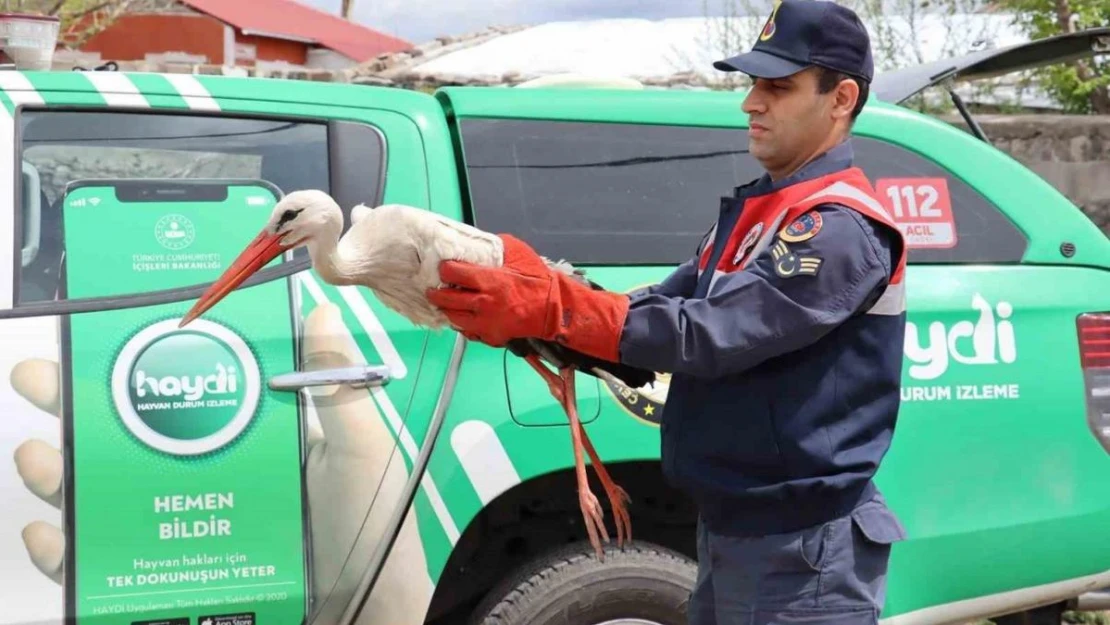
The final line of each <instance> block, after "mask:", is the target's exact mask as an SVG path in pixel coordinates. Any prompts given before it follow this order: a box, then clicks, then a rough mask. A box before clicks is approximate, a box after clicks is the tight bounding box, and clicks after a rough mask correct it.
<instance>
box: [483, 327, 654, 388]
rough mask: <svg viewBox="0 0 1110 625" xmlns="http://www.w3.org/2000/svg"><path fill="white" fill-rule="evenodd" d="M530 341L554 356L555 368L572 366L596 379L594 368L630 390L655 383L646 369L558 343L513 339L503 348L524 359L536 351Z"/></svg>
mask: <svg viewBox="0 0 1110 625" xmlns="http://www.w3.org/2000/svg"><path fill="white" fill-rule="evenodd" d="M532 341H534V342H535V343H540V344H542V345H543V346H544V347H546V348H547V351H548V352H549V353H550V354H552V355H553V356H555V357H556V358H557V359H558V360H559V361H560V362H553V363H551V364H552V365H554V366H556V367H559V366H568V365H569V366H573V367H574V368H575V369H578V370H579V371H581V372H582V373H587V374H589V375H593V376H595V377H597V376H596V374H595V373H594V372H593V368H594V367H596V368H598V369H600V370H602V371H605V372H606V373H608V374H610V375H612V376H613V377H615V378H617V379H618V380H620V381H621V382H624V383H625V384H627V385H628V386H630V387H632V388H640V387H641V386H644V385H646V384H648V383H650V382H654V381H655V372H654V371H648V370H647V369H640V368H639V367H633V366H632V365H626V364H621V363H616V362H610V361H608V360H603V359H601V358H595V357H594V356H590V355H589V354H583V353H582V352H579V351H575V350H573V349H570V348H569V347H566V346H565V345H561V344H559V343H554V342H551V341H538V340H534V339H514V340H512V341H509V342H508V344H506V346H505V347H506V348H508V350H509V351H510V352H512V353H513V354H514V355H516V356H519V357H521V358H524V357H525V356H528V355H530V354H534V353H536V350H535V349H534V348H533V347H532V344H531V343H532Z"/></svg>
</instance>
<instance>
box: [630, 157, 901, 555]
mask: <svg viewBox="0 0 1110 625" xmlns="http://www.w3.org/2000/svg"><path fill="white" fill-rule="evenodd" d="M851 167H852V150H851V146H850V143H847V142H846V143H842V144H840V145H839V146H837V147H835V148H833V149H832V150H831V151H829V152H827V153H826V154H824V155H823V156H821V157H819V158H817V159H815V160H814V161H812V162H811V163H809V164H808V165H807V166H805V167H804V168H803V169H802V170H800V171H799V172H797V173H796V174H794V175H793V176H791V177H790V178H787V179H784V180H780V181H778V182H772V181H771V179H770V178H769V177H768V176H764V177H762V178H760V179H758V180H756V181H754V182H752V183H750V184H748V185H745V186H743V187H738V188H737V189H736V190H735V193H734V196H733V197H727V198H723V199H722V202H721V214H720V218H719V220H718V221H717V224H716V226H715V227H714V229H713V231H711V234H710V235H707V237H706V239H705V240H703V242H702V246H703V247H705V248H706V249H702V248H699V249H698V250H697V252H698V253H697V254H696V255H695V256H694V257H693V258H691V259H690V260H689V261H687V262H685V263H684V264H682V265H681V266H680V267H679V268H678V269H677V270H676V271H675V272H674V273H673V274H671V275H670V276H668V277H667V278H666V279H665V280H664V281H663V282H662V283H660V284H658V285H655V286H652V287H650V288H648V289H645V290H642V291H638V292H635V293H633V294H632V296H631V306H630V309H629V313H628V317H627V319H626V322H625V326H624V329H623V333H622V336H621V347H620V350H621V360H622V361H624V362H626V363H629V364H631V365H635V366H639V367H644V368H647V369H651V370H654V371H659V372H670V373H672V374H673V375H672V379H671V385H670V388H669V391H668V395H667V400H666V404H665V407H664V410H663V415H662V421H661V428H662V461H663V470H664V474H665V475H666V477H667V479H668V481H670V482H671V483H672V484H674V485H676V486H678V487H679V488H681V489H683V490H685V491H686V492H687V493H689V494H690V495H691V496H692V497H693V498H694V499H695V501H696V502H697V504H698V507H699V512H700V514H701V516H702V519H703V520H704V521H705V523H706V524H707V527H708V528H709V529H711V530H712V531H714V532H718V533H723V534H732V535H742V534H766V533H777V532H784V531H792V530H796V529H801V528H804V527H809V526H812V525H815V524H817V523H821V522H824V521H827V520H829V519H832V518H835V517H837V516H841V515H843V514H847V513H848V512H849V511H851V510H852V508H854V507H855V506H856V505H857V504H859V503H861V502H862V501H864V500H866V499H868V498H870V497H871V496H872V495H873V494H874V490H875V487H874V484H873V482H872V476H873V475H874V472H875V470H876V469H877V468H878V466H879V463H880V461H881V460H882V458H883V456H884V455H885V453H886V451H887V448H888V447H889V445H890V441H891V436H892V435H893V432H894V425H895V419H896V416H897V413H898V408H899V393H900V383H901V371H902V354H903V351H902V350H903V334H904V328H905V312H904V300H901V299H899V300H898V302H897V303H896V304H895V305H894V306H890V305H885V306H884V305H882V304H881V302H880V300H883V301H886V300H885V299H883V296H884V294H889V293H890V292H891V290H892V289H891V288H888V287H890V286H891V283H892V280H893V281H897V282H899V284H898V285H897V286H898V288H899V289H900V288H901V284H900V280H901V272H900V271H899V267H898V265H899V261H900V259H902V258H903V256H902V255H903V254H904V252H903V244H902V238H901V236H900V234H899V233H898V232H897V230H896V229H893V228H892V227H891V226H890V225H889V222H888V223H887V224H886V225H884V224H883V223H882V220H880V219H875V218H873V217H869V216H865V214H863V213H861V211H860V210H857V209H852V208H847V207H846V206H845V205H843V204H837V203H818V204H815V205H814V208H813V209H812V212H809V213H805V214H804V215H803V218H802V219H798V220H797V221H795V222H793V225H792V226H791V228H790V230H784V228H785V227H786V226H787V225H790V224H789V222H788V223H781V222H780V223H775V224H773V225H771V224H768V225H769V226H770V227H767V228H762V227H759V228H753V229H750V230H748V231H747V232H741V231H740V230H741V229H740V228H738V227H736V226H738V225H741V224H743V223H745V217H744V211H745V210H748V211H751V210H765V209H766V207H767V205H769V204H782V203H783V202H782V201H779V200H780V197H785V196H786V195H788V193H787V191H788V188H789V187H794V188H799V187H798V185H800V184H808V185H810V188H812V187H813V185H815V184H816V185H818V186H821V185H822V184H823V180H824V179H826V178H829V177H832V178H834V179H835V177H836V175H838V172H840V173H843V172H845V171H846V170H848V169H849V168H851ZM819 179H820V180H819ZM795 195H796V193H795ZM868 199H869V202H870V204H869V205H870V206H875V205H876V204H877V202H875V200H874V199H873V197H871V198H868ZM760 203H761V204H760ZM756 204H759V205H760V206H761V207H762V208H758V209H756V208H753V205H756ZM775 210H777V209H775ZM878 210H879V211H880V212H881V211H882V209H881V208H879V209H878ZM815 214H816V215H817V216H815ZM751 219H752V218H751V217H748V218H747V221H748V222H750V221H751ZM814 231H816V233H815V234H814ZM784 232H785V233H786V235H785V236H784ZM713 233H717V234H716V235H715V236H714V235H713ZM807 236H808V237H809V238H806V237H807ZM741 238H742V239H743V243H739V244H738V243H737V241H738V240H741ZM730 241H731V242H732V243H731V245H732V247H731V248H729V251H730V252H731V250H732V249H733V248H736V247H737V246H739V247H740V248H742V249H740V255H742V254H743V253H744V252H745V250H746V251H747V252H750V255H751V257H750V258H747V259H745V260H744V261H743V267H742V268H738V269H735V270H731V271H727V270H726V271H721V270H719V267H720V266H721V264H725V265H727V264H728V263H727V262H726V259H725V257H724V255H723V254H722V252H723V251H725V248H726V246H728V245H729V242H730ZM703 252H705V253H704V254H703ZM699 260H700V261H701V262H700V264H699ZM706 261H708V262H706ZM903 262H904V261H903ZM713 268H718V269H717V270H715V269H713ZM895 278H896V280H895ZM711 283H712V289H711ZM897 294H898V295H899V296H900V297H904V296H902V293H901V291H900V290H899V291H898V293H897Z"/></svg>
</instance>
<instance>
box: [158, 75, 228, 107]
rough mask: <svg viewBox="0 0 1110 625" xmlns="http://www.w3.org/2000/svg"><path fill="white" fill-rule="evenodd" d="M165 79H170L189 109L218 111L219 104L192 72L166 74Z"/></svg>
mask: <svg viewBox="0 0 1110 625" xmlns="http://www.w3.org/2000/svg"><path fill="white" fill-rule="evenodd" d="M166 80H168V81H170V84H171V85H173V88H174V89H177V93H178V94H180V95H181V97H182V98H184V99H185V103H186V104H188V105H189V108H191V109H198V110H202V111H218V110H220V105H219V103H218V102H216V99H215V98H213V97H212V94H210V93H208V89H205V88H204V85H202V84H200V81H199V80H197V78H196V76H193V75H192V74H166Z"/></svg>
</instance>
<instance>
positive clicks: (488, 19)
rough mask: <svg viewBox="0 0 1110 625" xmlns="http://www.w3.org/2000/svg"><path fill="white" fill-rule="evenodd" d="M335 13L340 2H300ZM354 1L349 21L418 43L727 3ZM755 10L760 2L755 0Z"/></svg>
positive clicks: (693, 12)
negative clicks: (514, 27)
mask: <svg viewBox="0 0 1110 625" xmlns="http://www.w3.org/2000/svg"><path fill="white" fill-rule="evenodd" d="M299 1H300V2H303V3H305V4H308V5H311V6H314V7H316V8H319V9H323V10H325V11H328V12H330V13H339V6H340V0H299ZM707 1H708V10H707V8H706V5H705V2H706V0H354V3H355V4H354V19H355V21H358V22H360V23H362V24H364V25H366V26H368V27H370V28H373V29H375V30H380V31H383V32H386V33H388V34H390V35H394V36H397V37H400V38H402V39H406V40H408V41H410V42H412V43H414V44H420V43H423V42H425V41H429V40H431V39H434V38H436V37H438V36H440V35H461V34H465V33H470V32H474V31H479V30H484V29H485V28H487V27H489V26H492V25H506V26H508V25H516V24H541V23H546V22H553V21H562V20H587V19H603V18H612V17H635V18H642V19H649V20H657V19H663V18H669V17H701V16H704V15H706V13H707V12H708V13H709V14H720V13H721V11H722V6H723V3H724V2H727V1H728V0H707ZM754 4H756V5H757V6H758V5H760V4H763V2H761V1H760V0H754Z"/></svg>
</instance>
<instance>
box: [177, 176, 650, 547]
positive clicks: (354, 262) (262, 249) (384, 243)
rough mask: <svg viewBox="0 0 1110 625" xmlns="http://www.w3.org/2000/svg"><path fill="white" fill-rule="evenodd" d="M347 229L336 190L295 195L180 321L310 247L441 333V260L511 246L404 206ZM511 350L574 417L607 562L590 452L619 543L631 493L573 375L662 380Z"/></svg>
mask: <svg viewBox="0 0 1110 625" xmlns="http://www.w3.org/2000/svg"><path fill="white" fill-rule="evenodd" d="M342 231H343V213H342V212H341V211H340V208H339V206H338V205H337V204H336V203H335V201H334V200H333V199H332V198H331V197H330V196H329V195H328V194H327V193H324V192H323V191H318V190H312V189H310V190H301V191H294V192H292V193H290V194H288V195H287V196H285V197H284V198H283V199H282V200H281V201H280V202H278V204H277V206H275V207H274V211H273V214H272V216H271V217H270V220H269V222H268V223H267V224H266V226H265V227H264V228H263V229H262V230H261V232H259V234H258V236H257V237H255V239H254V240H253V241H252V242H251V243H250V244H249V245H248V246H247V247H246V249H244V250H243V252H242V253H241V254H240V255H239V257H238V258H236V259H235V261H234V262H233V263H232V264H231V265H230V266H229V267H228V268H227V270H226V271H225V272H224V273H223V275H221V276H220V278H219V279H217V280H216V281H215V282H214V283H213V284H212V285H211V286H210V287H209V289H208V290H207V291H206V292H205V293H204V294H203V295H202V296H201V297H200V299H198V300H197V302H196V304H194V305H193V307H192V309H191V310H190V311H189V312H188V314H186V315H185V317H184V318H183V319H182V321H181V323H180V325H181V326H184V325H185V324H187V323H189V322H190V321H191V320H193V319H195V318H196V317H198V316H200V315H201V314H203V313H204V312H205V311H206V310H208V309H210V308H211V307H212V306H214V305H215V304H216V303H217V302H218V301H220V299H221V298H223V297H225V296H226V295H227V294H228V293H230V292H231V291H232V290H234V289H235V288H236V287H237V286H238V285H239V284H241V283H242V282H243V281H244V280H246V279H247V278H248V277H250V276H251V274H253V273H254V272H256V271H258V270H259V269H260V268H261V267H263V266H265V265H266V263H268V262H270V261H271V260H273V259H274V258H275V257H277V256H278V255H280V254H282V253H284V252H285V251H287V250H290V249H293V248H295V247H299V246H302V245H303V246H307V247H308V253H309V256H310V258H311V259H312V266H313V268H314V269H315V270H316V272H317V273H319V275H320V277H321V278H323V280H324V281H325V282H328V283H330V284H335V285H361V286H364V287H367V288H369V289H370V290H371V291H373V293H374V294H375V295H376V296H377V297H378V299H379V300H381V302H382V303H383V304H385V305H386V306H388V307H389V308H391V309H393V310H395V311H397V312H398V313H400V314H401V315H403V316H404V317H406V318H407V319H408V320H410V321H411V322H412V323H414V324H416V325H419V326H423V327H428V328H432V329H438V328H442V327H444V326H448V325H449V321H448V319H447V318H446V316H445V315H444V314H443V313H442V312H440V310H439V309H438V308H437V307H435V306H434V305H432V304H431V303H430V302H428V300H427V298H426V297H425V293H426V292H427V291H428V289H433V288H438V287H441V286H444V285H443V283H442V282H441V281H440V278H439V263H440V261H443V260H458V261H464V262H470V263H475V264H478V265H484V266H493V267H497V266H500V265H501V263H502V262H503V248H502V242H501V239H500V238H498V237H497V236H495V235H493V234H491V233H488V232H484V231H482V230H479V229H477V228H474V227H472V226H470V225H468V224H465V223H461V222H457V221H454V220H451V219H447V218H445V217H443V216H441V215H437V214H435V213H433V212H431V211H428V210H422V209H419V208H414V207H411V206H405V205H401V204H386V205H382V206H378V207H376V208H373V209H371V208H368V207H366V206H364V205H361V204H360V205H358V206H356V207H354V209H352V211H351V228H350V229H349V230H348V232H347V233H346V234H345V235H343V237H342V238H340V234H341V233H342ZM548 264H549V265H550V266H552V267H554V268H556V269H558V270H560V271H564V272H566V273H568V274H569V275H572V276H575V277H576V278H577V279H579V280H582V281H583V282H585V283H587V284H590V285H591V286H592V287H593V288H600V287H599V286H597V285H596V284H593V283H591V282H589V281H588V280H586V279H585V278H583V277H582V276H581V275H579V274H578V273H577V272H576V271H575V270H574V268H573V267H571V266H570V265H569V264H567V263H563V262H560V263H552V262H551V261H548ZM507 347H508V348H509V350H510V351H512V352H513V353H514V354H516V355H517V356H520V357H522V358H524V359H525V360H526V361H527V362H528V363H529V364H530V365H531V366H532V367H533V368H534V369H535V370H536V371H537V372H539V374H540V375H541V376H543V378H544V380H545V381H546V382H547V385H548V387H549V389H550V390H551V393H552V395H554V396H555V398H556V399H557V400H558V401H559V403H560V404H561V405H562V406H563V409H564V410H565V411H566V413H567V418H568V419H569V421H570V431H571V439H572V442H573V450H574V464H575V472H576V476H577V479H578V497H579V504H580V506H581V508H582V516H583V518H584V520H585V523H586V529H587V531H588V532H589V536H590V543H591V544H592V545H593V546H594V549H595V551H596V552H597V554H598V557H599V558H601V557H604V556H603V553H602V550H601V544H600V542H599V540H598V532H599V531H600V533H601V535H602V536H603V537H604V540H605V542H609V535H608V532H607V531H606V529H605V524H604V522H603V521H602V517H603V512H602V509H601V505H600V504H599V503H598V500H597V497H595V496H594V494H593V493H592V492H591V491H590V487H589V483H588V480H587V477H586V467H585V461H584V459H583V456H582V450H583V447H584V448H585V450H586V453H587V454H589V456H590V460H591V463H592V464H593V466H594V470H595V471H596V472H597V475H598V478H599V479H600V481H601V484H602V486H603V488H604V489H605V492H606V494H607V495H608V497H609V502H610V505H611V506H612V509H613V516H614V520H615V523H616V527H617V543H618V545H623V543H624V541H625V540H630V539H631V536H632V526H631V520H630V518H629V516H628V511H627V509H626V505H625V504H626V502H627V501H628V495H627V493H626V492H625V491H624V489H622V488H621V487H620V486H618V485H617V484H616V483H614V482H613V480H612V478H611V477H610V476H609V474H608V472H607V471H606V470H605V467H604V465H603V464H602V462H601V459H600V458H598V456H597V452H596V451H595V450H594V446H593V444H592V443H591V442H590V439H589V437H588V436H587V435H586V432H585V430H583V429H582V425H581V423H580V422H579V419H578V412H577V406H576V401H575V395H574V371H575V369H581V370H583V371H585V372H587V373H590V374H592V375H596V376H598V377H600V378H603V379H606V380H609V381H619V382H623V383H624V384H626V385H628V386H630V387H632V388H638V387H641V386H644V385H645V384H648V383H650V382H652V381H653V380H654V379H655V374H654V372H650V371H646V370H642V369H636V368H633V367H629V366H627V365H620V364H617V363H611V362H606V361H603V360H600V359H596V358H593V357H591V356H587V355H584V354H581V353H579V352H575V351H573V350H570V349H568V348H566V347H564V346H562V345H558V344H556V343H550V342H546V341H539V340H532V339H524V340H517V341H512V342H510V343H509V345H507ZM541 359H543V360H546V361H548V362H550V363H551V364H552V365H554V366H555V367H556V368H557V369H558V370H559V375H555V374H554V373H553V372H552V371H550V370H549V369H548V368H547V367H546V366H545V365H544V364H543V363H542V362H541Z"/></svg>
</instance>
